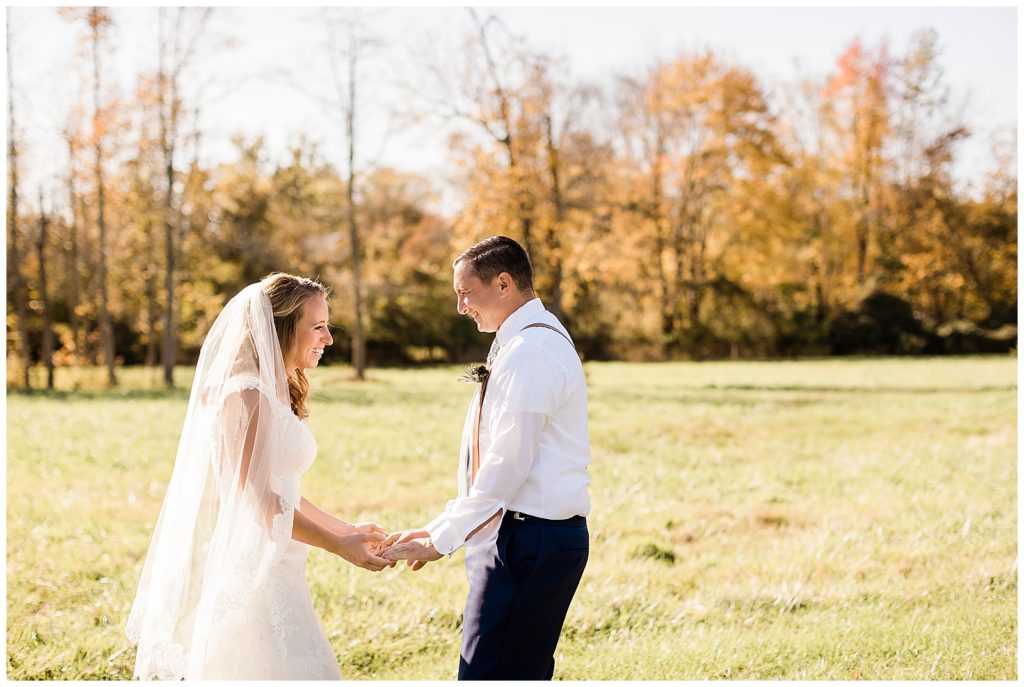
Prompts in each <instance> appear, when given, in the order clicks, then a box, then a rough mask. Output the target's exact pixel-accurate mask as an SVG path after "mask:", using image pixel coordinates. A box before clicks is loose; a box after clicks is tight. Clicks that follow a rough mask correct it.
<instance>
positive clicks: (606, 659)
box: [7, 357, 1017, 680]
mask: <svg viewBox="0 0 1024 687" xmlns="http://www.w3.org/2000/svg"><path fill="white" fill-rule="evenodd" d="M587 369H588V376H589V380H590V432H591V440H592V446H593V465H592V469H591V472H592V476H593V483H592V485H591V487H592V491H591V495H592V501H593V512H592V514H591V517H590V530H591V545H592V549H591V558H590V563H589V565H588V567H587V570H586V573H585V575H584V578H583V582H582V584H581V587H580V590H579V592H578V593H577V595H576V599H575V600H574V602H573V605H572V607H571V609H570V611H569V617H568V618H567V621H566V626H565V630H564V632H563V636H562V640H561V642H560V644H559V647H558V652H557V656H556V658H557V666H556V670H555V676H556V677H557V678H562V679H649V680H654V679H691V680H693V679H706V678H738V679H774V678H785V679H837V680H838V679H842V680H846V679H872V680H885V679H1001V680H1012V679H1015V678H1016V677H1017V568H1016V558H1017V521H1016V513H1017V492H1016V485H1017V471H1016V469H1017V468H1016V456H1017V440H1016V395H1017V392H1016V390H1017V383H1016V360H1015V359H1013V358H1008V357H986V358H944V359H877V360H873V359H867V360H828V361H802V362H745V363H728V362H723V363H673V364H647V365H640V364H615V363H606V364H599V363H588V365H587ZM460 371H461V370H460V369H459V368H455V367H449V368H439V369H429V370H418V371H399V370H374V371H372V372H371V375H372V381H370V382H368V383H364V384H357V383H355V382H352V381H350V380H349V379H348V374H349V371H348V370H347V369H340V368H330V369H327V368H325V369H321V370H317V371H315V372H314V374H313V375H312V385H313V388H314V397H313V400H312V404H311V407H312V412H313V415H312V418H311V420H310V423H311V426H312V429H313V431H314V433H315V435H316V437H317V440H318V442H319V445H320V454H319V458H318V460H317V462H316V464H315V465H314V466H313V468H312V469H311V471H310V472H309V473H307V475H306V478H305V480H304V485H303V486H304V492H303V493H304V495H306V496H307V497H309V498H310V499H311V500H312V501H313V502H314V503H317V504H318V505H320V506H321V507H322V508H324V509H325V510H328V511H329V512H333V513H336V514H338V515H339V516H341V517H344V518H346V519H350V520H361V519H375V520H377V521H378V522H380V523H381V524H383V525H384V526H385V527H389V528H393V529H399V528H406V527H412V526H418V525H422V524H424V523H426V522H427V521H428V520H429V519H430V518H431V517H433V516H434V515H435V514H436V513H437V512H438V511H439V509H440V508H442V506H443V505H444V502H445V501H446V500H447V499H448V498H450V496H451V494H452V493H453V491H454V489H455V467H456V457H455V456H456V453H457V445H458V440H459V432H460V431H461V427H462V417H463V413H464V411H465V406H466V404H467V402H468V400H469V396H470V394H471V392H472V389H471V388H470V387H469V386H468V385H463V384H459V383H457V382H456V381H455V380H456V378H457V377H458V373H459V372H460ZM59 373H63V377H62V376H58V384H59V385H61V386H62V387H64V388H65V389H70V388H72V387H76V388H78V389H79V391H78V392H76V393H66V392H60V391H58V392H55V393H49V394H47V393H40V392H35V393H29V394H25V393H13V392H12V393H9V394H8V397H7V432H8V434H7V478H8V482H7V484H8V492H7V496H8V500H7V504H8V505H7V508H8V511H7V675H8V677H9V678H12V679H108V678H115V679H124V678H129V677H130V676H131V671H132V665H133V662H134V651H133V649H131V648H130V647H128V645H127V642H126V641H125V639H124V623H125V620H126V617H127V615H128V611H129V609H130V607H131V603H132V599H133V597H134V592H135V587H136V584H137V582H138V577H139V574H140V567H141V564H142V560H143V558H144V556H145V553H146V550H147V548H148V546H149V540H150V536H151V532H152V526H153V522H154V520H155V518H156V515H157V513H158V510H159V508H160V504H161V502H162V499H163V495H164V489H165V486H166V483H167V479H168V477H169V475H170V471H171V467H172V461H173V457H174V450H175V447H176V442H177V435H178V431H179V430H180V424H181V421H182V419H183V416H184V412H185V405H186V401H187V389H179V390H176V391H170V392H168V391H164V390H162V389H161V388H160V383H159V376H158V374H157V373H154V372H153V371H148V370H123V371H121V379H122V383H123V387H125V388H123V389H120V390H116V391H109V392H108V391H101V390H98V387H99V380H102V376H101V375H100V374H99V373H98V372H97V371H95V370H88V371H87V370H77V371H63V370H61V371H59ZM178 375H179V376H178V379H179V383H180V384H181V385H183V386H184V385H187V383H188V381H189V377H190V375H191V371H190V370H188V369H180V370H178ZM308 574H309V579H310V583H311V587H312V590H313V596H314V603H315V605H316V608H317V610H318V611H319V613H320V616H321V619H322V622H323V625H324V628H325V629H326V631H327V634H328V636H329V637H330V641H331V644H332V646H333V647H334V649H335V652H336V653H337V655H338V658H339V661H340V663H341V669H342V674H343V675H344V676H345V677H347V678H362V679H369V678H373V679H451V678H454V677H455V673H456V668H457V665H458V653H459V633H460V625H461V612H462V604H463V601H464V599H465V594H466V587H467V585H466V580H465V574H464V572H463V567H462V554H461V553H459V554H457V555H456V556H455V557H454V558H453V559H452V560H450V561H449V560H442V561H440V562H438V563H433V564H431V565H429V566H427V567H426V568H425V569H424V570H422V571H421V572H418V573H413V572H410V571H409V570H408V569H407V568H405V567H404V566H400V567H398V568H395V569H394V570H388V571H385V572H383V573H380V574H376V575H375V574H372V573H369V572H366V571H363V570H358V569H355V568H353V567H352V566H350V565H348V564H346V563H344V562H341V561H339V560H338V559H335V558H332V557H331V556H329V555H328V554H326V553H324V552H323V551H319V550H314V551H312V552H311V553H310V563H309V570H308Z"/></svg>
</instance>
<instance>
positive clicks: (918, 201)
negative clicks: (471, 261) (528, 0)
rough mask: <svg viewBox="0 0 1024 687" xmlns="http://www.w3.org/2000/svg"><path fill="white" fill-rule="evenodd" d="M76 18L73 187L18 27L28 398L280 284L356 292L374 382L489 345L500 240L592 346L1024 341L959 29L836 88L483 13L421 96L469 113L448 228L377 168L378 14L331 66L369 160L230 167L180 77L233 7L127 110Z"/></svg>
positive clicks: (179, 350)
mask: <svg viewBox="0 0 1024 687" xmlns="http://www.w3.org/2000/svg"><path fill="white" fill-rule="evenodd" d="M63 11H64V12H65V14H66V18H67V19H68V21H73V22H77V23H78V25H79V26H80V27H81V35H82V46H83V50H82V53H81V57H80V61H81V64H82V65H83V66H85V65H87V66H88V69H83V70H82V71H81V76H80V80H81V82H82V84H83V85H84V86H88V88H83V89H82V92H83V93H89V94H90V96H91V97H89V98H82V102H81V106H80V107H78V108H75V109H74V110H73V111H72V112H70V113H69V115H68V120H67V121H68V124H67V126H66V128H65V129H64V131H63V132H62V135H63V138H64V143H65V146H66V148H67V151H68V160H69V161H70V162H69V166H68V169H67V170H66V174H65V176H64V181H63V190H62V192H61V194H60V195H59V197H58V196H57V195H55V194H50V196H49V197H46V196H44V195H43V194H42V193H41V194H40V196H39V198H38V199H35V198H33V199H32V201H33V202H31V203H30V202H27V198H28V195H27V194H28V191H26V190H24V189H22V183H21V176H20V175H21V170H20V169H19V164H20V160H19V145H18V143H19V129H18V119H17V115H18V112H17V110H16V102H15V97H14V93H15V92H16V91H15V89H14V88H13V84H14V82H15V80H16V78H17V65H16V64H13V63H12V60H11V55H10V42H11V37H10V35H9V36H8V81H9V93H10V94H11V96H10V98H9V103H8V106H9V109H8V213H7V226H8V232H7V234H8V236H7V241H8V243H7V251H8V294H7V298H8V301H7V303H8V320H7V344H8V346H7V351H8V371H9V372H8V382H9V384H11V383H15V384H21V385H26V386H27V385H28V382H29V379H28V373H27V370H28V366H30V365H33V364H43V365H45V366H46V367H47V369H48V370H49V371H50V372H49V378H50V380H51V384H52V375H53V369H54V368H55V367H59V366H62V365H75V364H90V365H104V366H105V367H106V369H107V371H108V372H107V377H108V383H109V384H111V385H114V384H116V383H117V376H116V370H117V367H118V366H119V365H125V364H137V365H151V366H162V367H163V368H164V373H165V380H166V381H167V382H168V383H173V379H172V377H171V373H170V371H171V370H172V369H173V366H174V365H175V364H176V363H178V364H181V363H186V364H187V363H190V362H194V359H195V357H196V355H197V353H198V349H199V346H200V345H201V343H202V339H203V337H204V335H205V333H206V331H207V329H208V328H209V326H210V324H211V323H212V319H213V318H214V317H215V316H216V314H217V313H218V312H219V310H220V308H221V307H222V306H223V304H224V303H225V302H226V300H227V299H228V298H230V297H231V296H232V295H233V294H234V293H236V292H237V291H238V290H239V289H241V288H242V287H243V286H245V285H246V284H248V283H251V282H252V281H255V280H258V279H260V278H261V277H263V276H265V275H266V274H268V273H270V272H272V271H278V270H279V271H290V272H295V273H301V274H306V275H310V276H319V277H320V278H321V279H323V280H324V281H325V282H327V283H328V284H329V285H331V286H332V287H333V289H334V297H333V300H332V306H333V307H332V310H333V319H334V320H335V322H334V324H335V325H336V328H337V332H336V336H335V339H336V344H335V346H334V348H333V350H332V351H330V353H329V356H328V358H327V360H328V362H330V361H331V360H332V359H333V360H334V361H339V360H351V361H352V362H353V364H354V367H355V369H356V371H357V374H359V375H360V376H361V374H362V372H363V369H364V368H365V366H367V365H384V364H411V363H419V362H441V361H445V362H453V361H464V360H467V359H471V358H473V357H479V356H480V355H482V344H481V342H480V336H479V334H477V333H476V332H475V328H474V327H473V326H472V323H471V322H469V321H468V320H466V319H465V318H461V317H459V316H458V315H457V314H456V312H455V307H454V298H453V296H452V294H451V286H450V278H451V267H450V263H451V258H452V256H453V255H454V254H456V253H457V252H458V250H460V249H461V248H463V247H465V246H467V245H469V244H471V243H473V242H475V241H477V240H479V239H481V238H483V237H485V236H488V235H493V234H497V233H502V234H506V235H509V236H512V237H513V238H516V239H517V240H519V241H521V242H522V243H523V245H524V246H525V247H526V248H527V250H528V251H529V253H530V255H531V256H532V259H533V262H534V268H535V272H536V282H537V287H538V291H539V295H540V296H541V297H542V299H543V300H544V302H545V304H546V306H547V307H548V308H549V309H551V310H552V311H554V312H555V313H556V314H558V315H559V316H560V317H562V318H563V321H566V322H567V324H568V325H569V328H570V330H571V331H572V332H573V333H574V336H575V338H576V343H577V346H578V348H580V350H581V351H582V352H583V354H584V355H585V356H586V357H587V358H589V359H626V360H666V359H677V358H687V359H705V358H721V357H733V358H742V357H778V356H796V355H830V354H860V353H867V354H917V353H928V354H931V353H960V352H986V351H987V352H997V351H1007V350H1011V349H1014V348H1015V347H1016V304H1017V293H1016V279H1017V276H1016V275H1017V272H1016V270H1017V266H1016V257H1017V255H1016V226H1017V194H1016V158H1015V148H1016V142H1015V140H1005V141H1002V142H1000V143H999V144H998V145H994V147H993V153H992V158H991V164H990V165H989V168H990V172H989V173H988V175H987V177H986V178H984V179H977V180H974V182H975V183H973V184H972V185H970V186H967V185H965V184H963V183H962V182H960V181H959V180H958V179H957V178H956V177H955V175H954V166H955V164H956V162H957V160H958V155H959V146H960V144H961V143H962V142H963V141H964V140H965V139H966V138H967V137H969V136H971V132H970V131H969V129H968V128H967V126H966V125H965V124H964V123H963V122H962V121H961V120H960V118H959V117H958V116H957V109H956V107H955V105H954V103H953V101H952V97H951V93H950V89H949V86H948V85H947V84H946V82H945V79H944V75H943V73H942V69H941V65H940V59H939V58H940V50H941V48H940V45H939V41H938V37H937V35H936V34H935V33H934V32H933V31H929V30H923V31H921V32H919V33H917V34H915V36H914V38H913V40H912V41H911V44H910V47H909V48H908V49H907V52H906V54H903V55H894V54H891V52H890V50H889V48H888V47H887V45H886V44H884V43H881V44H879V45H875V46H866V45H863V44H862V43H861V42H860V41H858V40H854V41H852V42H851V43H850V44H849V45H848V46H846V47H845V49H844V50H842V51H841V53H840V57H839V58H838V60H837V62H836V63H835V64H834V65H832V66H831V67H830V68H829V69H828V70H827V72H826V73H824V74H815V75H804V76H800V77H799V78H797V79H795V80H794V81H793V82H791V83H786V84H782V85H778V86H773V87H769V86H767V85H766V84H765V83H763V82H762V81H761V80H760V79H759V78H758V76H757V75H756V73H755V72H754V71H752V70H751V69H749V68H748V67H745V66H743V65H741V64H736V63H734V62H731V61H729V60H727V59H725V58H724V57H723V56H722V55H720V54H718V53H717V52H715V51H714V50H710V49H708V50H703V51H696V52H683V53H679V54H677V55H674V56H672V57H671V58H667V59H663V60H659V61H657V62H655V63H653V64H651V65H649V67H648V68H647V69H646V70H644V71H643V72H641V73H635V74H629V75H626V74H624V75H618V76H616V77H614V79H612V80H610V81H609V82H608V83H606V84H592V83H586V82H584V81H582V80H580V79H578V78H576V77H574V76H573V74H572V73H571V71H570V69H569V68H568V66H567V64H566V63H565V61H564V60H560V59H557V58H554V57H551V56H550V55H547V54H544V53H542V52H540V51H538V50H535V49H534V48H532V47H531V46H530V45H529V44H528V43H527V42H526V41H525V40H523V39H521V38H517V37H515V36H512V35H510V33H509V32H508V31H507V30H503V29H502V27H501V26H500V22H498V20H497V19H496V18H494V17H486V18H481V17H479V16H478V15H476V14H475V13H473V14H472V18H473V22H474V29H473V31H471V32H469V33H468V34H467V35H466V36H464V40H463V41H462V43H461V49H460V50H458V51H455V52H451V51H449V52H446V53H445V54H444V55H439V54H434V53H432V52H431V49H432V48H435V47H436V46H430V45H428V46H427V47H424V48H419V52H418V53H417V54H416V57H417V62H418V64H420V65H422V72H421V73H420V74H418V75H417V78H416V82H415V83H413V84H407V86H406V88H407V92H408V96H409V97H408V103H409V107H410V110H411V112H414V113H415V114H416V116H417V117H418V118H419V119H420V120H421V121H428V122H429V121H436V122H438V123H439V124H440V123H446V124H448V125H454V127H453V130H454V131H455V133H454V134H453V135H452V138H451V141H450V148H449V150H450V155H451V159H450V162H451V164H452V166H453V168H454V169H455V170H456V172H455V178H456V187H457V189H458V191H459V193H460V203H459V207H458V208H457V209H456V210H455V211H454V212H451V213H442V212H440V211H438V210H437V209H436V206H437V203H436V202H435V199H436V196H437V194H438V192H439V190H440V189H439V188H438V186H437V185H436V183H435V182H433V181H431V180H430V179H427V178H425V177H424V176H422V175H417V174H411V173H403V172H399V171H395V170H393V169H387V168H380V167H366V168H359V166H358V163H357V162H356V158H355V155H354V148H355V144H356V143H357V142H358V141H359V140H360V139H359V133H358V131H357V130H356V128H355V127H356V121H358V119H357V118H356V117H355V113H356V111H357V109H358V107H360V106H361V102H362V101H361V99H360V94H361V92H362V91H361V89H363V88H365V87H366V85H365V83H363V82H361V81H360V78H359V68H360V61H361V60H366V59H371V58H372V57H368V55H369V54H370V53H369V51H367V50H366V49H365V47H366V46H368V45H371V44H372V41H369V40H367V39H366V36H365V35H362V34H360V33H359V30H360V28H359V27H360V25H359V24H357V23H354V22H353V23H349V24H348V25H347V27H348V28H347V30H346V31H345V32H343V33H342V32H339V34H338V41H337V42H338V44H339V45H341V46H343V47H342V48H341V49H338V50H337V51H336V52H332V59H337V63H336V66H337V68H338V72H339V74H340V75H341V77H340V78H339V82H338V99H337V102H338V103H339V104H340V105H339V109H338V115H339V116H338V121H339V126H343V127H344V128H345V133H346V141H347V145H348V149H347V166H345V167H344V168H337V167H336V166H334V165H332V164H330V163H328V162H327V160H326V156H325V155H324V153H323V151H322V150H320V149H319V148H318V147H317V146H316V145H314V144H312V143H309V142H307V141H300V142H299V143H297V144H295V145H293V146H292V148H291V150H290V151H289V154H288V155H287V156H286V157H285V158H284V159H276V160H275V159H271V156H270V154H269V152H268V150H267V147H266V145H265V144H264V142H263V141H262V140H261V139H256V140H244V139H241V138H238V139H236V140H235V148H236V151H237V154H236V156H235V158H234V159H233V160H231V161H228V162H221V163H216V164H214V163H206V162H204V161H203V160H202V159H201V156H200V154H199V151H200V150H201V142H202V133H203V132H202V131H201V130H200V127H199V126H198V124H197V122H198V121H199V117H198V116H197V113H198V111H199V108H201V107H202V104H203V103H202V102H201V99H200V98H198V97H193V98H192V99H191V100H190V99H189V97H188V95H187V94H186V93H185V89H184V88H183V86H182V83H183V82H182V79H183V78H185V74H186V72H187V71H188V69H189V68H190V66H191V65H192V63H193V62H194V60H195V59H196V50H197V46H199V45H201V44H202V42H203V41H204V40H205V37H204V30H205V26H206V22H207V19H208V16H209V10H206V9H197V8H191V9H187V8H178V9H174V10H159V13H160V15H159V18H158V20H159V21H160V22H161V23H160V26H161V32H160V40H159V41H158V45H157V46H156V48H155V49H157V50H159V55H160V60H159V63H158V64H159V67H158V69H157V70H156V73H152V74H142V75H140V77H139V79H138V81H137V83H136V85H135V89H134V91H133V92H131V93H130V94H127V95H121V96H118V97H116V98H115V97H111V96H109V95H106V96H105V94H108V93H109V92H110V91H109V89H105V87H104V83H103V78H104V73H105V71H104V70H105V67H104V62H105V61H107V60H111V59H113V57H114V55H113V53H112V52H111V50H112V48H111V47H110V45H109V41H108V40H107V35H108V31H109V29H110V27H111V23H112V21H113V19H112V17H111V15H110V14H109V13H108V12H107V11H105V10H103V9H101V8H75V9H69V10H63ZM8 31H9V32H10V31H11V25H10V22H9V23H8ZM334 45H335V44H334V43H333V42H332V51H333V50H334ZM36 201H37V202H36Z"/></svg>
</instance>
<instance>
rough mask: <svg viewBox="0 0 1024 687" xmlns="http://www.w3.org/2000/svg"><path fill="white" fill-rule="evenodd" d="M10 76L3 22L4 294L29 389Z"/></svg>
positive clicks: (23, 375) (9, 54) (8, 54)
mask: <svg viewBox="0 0 1024 687" xmlns="http://www.w3.org/2000/svg"><path fill="white" fill-rule="evenodd" d="M14 122H15V120H14V77H13V71H12V69H11V25H10V23H8V24H7V166H8V174H9V176H10V179H9V187H8V197H7V231H8V240H9V243H8V248H7V274H8V275H10V276H9V279H8V282H7V284H8V287H7V288H8V297H9V298H10V299H11V300H13V301H14V308H15V312H16V314H17V320H18V325H17V327H18V349H19V352H20V353H21V364H22V365H21V366H22V370H21V372H22V385H23V386H24V387H25V388H26V389H30V388H31V383H30V381H29V369H30V367H31V363H32V357H31V351H30V350H29V344H28V320H27V313H26V308H25V284H24V280H23V277H22V274H21V256H20V254H19V246H18V147H17V145H15V142H14V137H15V126H14Z"/></svg>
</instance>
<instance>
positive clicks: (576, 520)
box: [508, 510, 587, 527]
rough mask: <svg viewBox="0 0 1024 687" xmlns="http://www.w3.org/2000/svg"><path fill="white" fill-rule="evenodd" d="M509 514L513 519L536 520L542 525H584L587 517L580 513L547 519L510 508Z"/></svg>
mask: <svg viewBox="0 0 1024 687" xmlns="http://www.w3.org/2000/svg"><path fill="white" fill-rule="evenodd" d="M508 513H509V515H511V516H512V519H513V520H520V521H522V522H536V523H540V524H543V525H559V526H562V527H567V526H570V525H586V524H587V518H586V517H584V516H582V515H574V516H572V517H571V518H566V519H565V520H548V519H547V518H538V517H537V516H536V515H527V514H526V513H520V512H519V511H517V510H510V511H509V512H508Z"/></svg>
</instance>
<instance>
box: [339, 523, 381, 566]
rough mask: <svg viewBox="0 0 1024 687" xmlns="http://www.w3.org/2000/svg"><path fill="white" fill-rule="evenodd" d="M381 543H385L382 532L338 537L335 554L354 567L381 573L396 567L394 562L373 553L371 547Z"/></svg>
mask: <svg viewBox="0 0 1024 687" xmlns="http://www.w3.org/2000/svg"><path fill="white" fill-rule="evenodd" d="M381 541H384V534H381V533H380V532H357V533H355V534H349V535H346V536H344V537H338V538H337V540H336V543H335V546H334V548H333V552H334V553H335V554H337V555H338V556H340V557H342V558H344V559H345V560H346V561H348V562H349V563H351V564H352V565H355V566H357V567H360V568H366V569H367V570H372V571H373V572H380V571H381V570H383V569H384V568H388V567H391V566H393V565H394V562H393V561H389V560H386V559H384V558H381V557H380V556H377V555H376V554H374V553H373V552H372V551H371V549H370V547H371V546H373V545H374V544H376V543H378V542H381Z"/></svg>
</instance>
